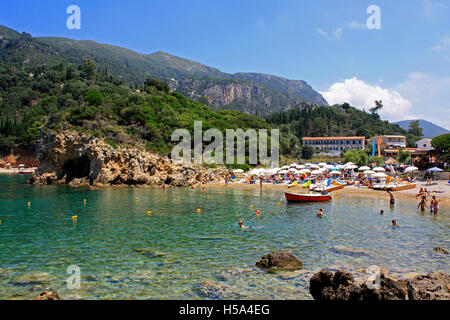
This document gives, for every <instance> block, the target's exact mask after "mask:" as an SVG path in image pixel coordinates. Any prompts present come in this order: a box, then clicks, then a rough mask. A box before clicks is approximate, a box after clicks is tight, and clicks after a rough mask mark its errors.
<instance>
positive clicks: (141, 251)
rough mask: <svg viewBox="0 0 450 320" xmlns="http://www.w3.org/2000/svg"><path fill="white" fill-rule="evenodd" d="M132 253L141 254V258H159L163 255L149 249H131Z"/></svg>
mask: <svg viewBox="0 0 450 320" xmlns="http://www.w3.org/2000/svg"><path fill="white" fill-rule="evenodd" d="M133 250H134V252H137V253H139V254H142V255H143V256H146V257H148V258H160V257H163V256H164V255H165V254H164V253H162V252H158V251H153V250H150V249H133Z"/></svg>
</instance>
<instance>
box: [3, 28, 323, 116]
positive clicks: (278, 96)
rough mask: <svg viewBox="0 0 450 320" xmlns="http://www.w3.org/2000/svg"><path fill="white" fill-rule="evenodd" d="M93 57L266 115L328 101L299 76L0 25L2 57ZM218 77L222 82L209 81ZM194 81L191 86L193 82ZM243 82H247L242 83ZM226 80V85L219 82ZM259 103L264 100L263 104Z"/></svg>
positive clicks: (132, 79)
mask: <svg viewBox="0 0 450 320" xmlns="http://www.w3.org/2000/svg"><path fill="white" fill-rule="evenodd" d="M86 59H91V60H93V61H94V62H95V63H96V65H97V66H98V67H100V68H101V69H107V70H108V73H109V74H111V75H113V76H115V77H117V78H119V79H121V80H123V81H124V82H125V83H127V84H129V85H131V86H133V87H134V86H135V85H140V84H142V83H143V82H144V81H145V79H147V78H157V79H160V80H163V81H167V80H171V79H173V80H182V81H178V82H176V85H175V84H174V86H173V88H174V90H177V91H179V92H180V93H182V94H185V95H186V93H188V95H187V96H189V97H191V98H193V99H195V100H197V101H203V102H206V101H205V98H207V100H209V102H210V103H211V105H213V106H215V107H217V108H221V107H223V108H228V109H235V110H239V111H243V112H247V113H252V114H259V115H267V114H269V113H271V112H274V111H279V110H286V109H289V108H291V107H292V106H295V105H296V104H297V103H298V102H299V101H309V102H313V103H316V104H320V105H327V101H326V100H325V99H324V98H323V97H322V96H321V95H320V94H319V93H318V92H316V91H315V90H314V89H313V88H311V86H309V85H308V84H307V83H306V82H305V81H302V80H290V79H285V78H282V77H277V76H274V75H266V74H260V73H235V74H229V73H225V72H222V71H220V70H218V69H217V68H214V67H210V66H207V65H204V64H201V63H199V62H195V61H192V60H189V59H184V58H181V57H176V56H174V55H171V54H169V53H165V52H161V51H159V52H155V53H152V54H141V53H138V52H134V51H132V50H129V49H126V48H123V47H119V46H113V45H109V44H102V43H98V42H95V41H89V40H82V41H76V40H72V39H67V38H57V37H32V36H31V35H30V34H27V33H19V32H17V31H15V30H12V29H10V28H7V27H4V26H0V61H1V62H3V63H8V62H13V63H23V64H24V65H27V66H30V67H37V66H43V65H50V66H51V65H55V64H58V63H74V64H82V63H83V61H84V60H86ZM218 79H220V80H222V82H221V84H218V83H217V82H214V81H213V80H218ZM193 80H196V81H197V82H195V84H197V83H200V84H199V85H194V86H193V85H192V81H193ZM243 80H246V81H243ZM224 83H226V85H223V84H224ZM261 102H263V103H261Z"/></svg>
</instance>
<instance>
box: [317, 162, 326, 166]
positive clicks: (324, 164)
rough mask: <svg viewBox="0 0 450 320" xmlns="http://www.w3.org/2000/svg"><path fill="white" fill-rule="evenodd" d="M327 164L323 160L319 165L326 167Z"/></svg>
mask: <svg viewBox="0 0 450 320" xmlns="http://www.w3.org/2000/svg"><path fill="white" fill-rule="evenodd" d="M326 165H327V164H326V163H325V162H321V163H319V164H318V166H319V167H325V166H326Z"/></svg>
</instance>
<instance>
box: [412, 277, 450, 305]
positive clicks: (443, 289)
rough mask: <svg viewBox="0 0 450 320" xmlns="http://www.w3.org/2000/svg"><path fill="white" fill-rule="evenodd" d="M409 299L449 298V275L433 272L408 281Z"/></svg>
mask: <svg viewBox="0 0 450 320" xmlns="http://www.w3.org/2000/svg"><path fill="white" fill-rule="evenodd" d="M407 286H408V297H409V299H410V300H450V275H448V274H446V273H443V272H435V273H431V274H427V275H420V276H417V277H415V278H413V279H411V280H410V281H408V284H407Z"/></svg>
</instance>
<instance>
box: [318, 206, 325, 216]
mask: <svg viewBox="0 0 450 320" xmlns="http://www.w3.org/2000/svg"><path fill="white" fill-rule="evenodd" d="M324 216H325V214H324V213H323V209H322V208H320V209H319V211H317V217H318V218H323V217H324Z"/></svg>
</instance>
